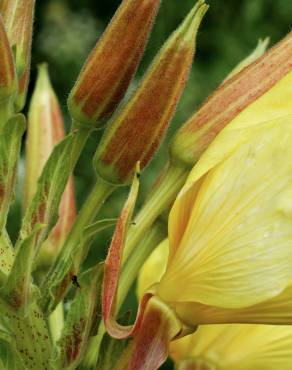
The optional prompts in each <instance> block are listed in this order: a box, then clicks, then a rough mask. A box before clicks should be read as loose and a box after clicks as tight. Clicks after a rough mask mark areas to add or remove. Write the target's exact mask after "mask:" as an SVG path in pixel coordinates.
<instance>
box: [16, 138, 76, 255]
mask: <svg viewBox="0 0 292 370" xmlns="http://www.w3.org/2000/svg"><path fill="white" fill-rule="evenodd" d="M73 140H74V134H70V135H68V136H67V137H66V138H65V139H64V140H62V141H61V142H60V143H59V144H58V145H56V146H55V148H54V150H53V152H52V154H51V156H50V157H49V159H48V161H47V163H46V165H45V167H44V170H43V172H42V174H41V176H40V178H39V181H38V184H37V190H36V194H35V196H34V197H33V199H32V202H31V203H30V205H29V207H28V208H27V211H26V213H25V216H24V220H23V224H22V227H21V231H20V236H21V239H24V238H25V237H27V236H28V235H30V234H31V232H32V230H33V228H34V226H35V225H36V224H37V223H40V224H44V225H46V227H45V228H43V229H42V230H41V232H40V233H39V235H38V238H37V245H36V248H37V249H38V248H39V246H40V245H41V243H42V242H43V241H44V239H45V238H46V237H47V235H48V233H49V231H50V230H51V229H52V227H53V226H54V224H55V223H56V221H57V218H58V209H59V204H60V200H61V196H62V194H63V192H64V189H65V186H66V184H67V181H68V178H69V175H70V173H71V170H72V146H73Z"/></svg>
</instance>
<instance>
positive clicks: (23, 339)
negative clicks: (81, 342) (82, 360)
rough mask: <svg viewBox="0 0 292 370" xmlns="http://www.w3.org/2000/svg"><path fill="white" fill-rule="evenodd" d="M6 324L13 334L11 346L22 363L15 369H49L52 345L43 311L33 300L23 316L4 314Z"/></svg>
mask: <svg viewBox="0 0 292 370" xmlns="http://www.w3.org/2000/svg"><path fill="white" fill-rule="evenodd" d="M6 324H7V326H8V329H9V331H10V332H11V333H12V334H13V348H15V351H16V352H17V355H18V356H19V357H20V359H21V361H22V362H23V364H24V366H23V365H22V364H18V365H19V366H18V367H17V369H23V370H26V369H27V370H40V369H47V370H51V369H52V367H51V364H50V358H51V356H52V347H51V342H50V338H49V332H48V328H47V325H46V321H45V318H44V315H43V313H42V312H41V311H40V309H39V307H38V306H37V305H36V303H35V302H33V303H32V304H31V305H30V306H29V311H28V313H27V315H26V316H25V317H23V316H21V315H18V314H11V315H6ZM9 370H10V368H9Z"/></svg>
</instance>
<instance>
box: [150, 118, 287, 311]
mask: <svg viewBox="0 0 292 370" xmlns="http://www.w3.org/2000/svg"><path fill="white" fill-rule="evenodd" d="M291 143H292V116H286V117H283V118H280V119H276V120H273V121H271V122H267V123H260V124H258V125H252V126H249V127H247V128H240V129H236V128H233V129H231V128H229V129H228V130H224V131H223V132H222V134H220V135H219V136H218V138H217V139H216V140H215V141H214V143H213V144H212V145H211V146H210V150H207V152H206V153H205V155H203V157H202V159H201V160H200V161H199V163H198V168H199V169H202V168H203V167H204V166H206V168H207V167H208V165H209V163H210V155H211V156H212V155H213V154H214V152H216V153H221V154H222V159H221V161H218V163H217V164H216V165H214V166H213V167H212V168H211V169H208V171H205V172H203V171H202V172H203V178H202V177H201V176H200V177H199V178H197V179H196V180H197V181H193V179H194V178H196V168H195V169H194V171H193V172H192V174H191V175H190V178H191V179H192V180H191V181H190V180H189V181H187V183H186V186H185V187H184V188H183V189H182V192H181V193H180V195H179V196H178V198H177V200H176V202H175V205H174V207H173V209H172V211H171V214H170V221H169V237H170V256H169V260H168V265H167V269H166V273H165V274H164V276H163V278H162V280H161V282H160V283H159V286H158V288H157V292H158V295H160V296H161V298H162V299H164V300H165V301H168V302H189V301H192V302H199V303H203V304H208V305H213V306H217V307H222V308H243V307H248V306H251V305H254V304H257V303H260V302H262V301H264V300H267V299H269V298H272V297H274V296H275V295H278V294H279V293H280V292H281V291H282V290H283V289H285V288H286V287H287V286H288V285H289V284H290V283H291V282H292V269H291V264H292V249H291V241H292V218H291V217H287V215H286V214H285V212H283V210H282V205H283V202H282V200H281V197H282V194H283V193H284V192H285V193H286V192H287V191H288V190H289V189H291V184H292V182H291V181H292V145H291ZM229 144H232V145H229ZM226 149H227V150H226ZM186 204H188V207H187V208H185V205H186ZM265 235H269V237H265ZM182 284H183V287H182Z"/></svg>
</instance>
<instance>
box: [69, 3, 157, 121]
mask: <svg viewBox="0 0 292 370" xmlns="http://www.w3.org/2000/svg"><path fill="white" fill-rule="evenodd" d="M159 4H160V0H124V1H123V2H122V4H121V6H120V7H119V9H118V11H117V12H116V14H115V16H114V17H113V19H112V21H111V23H110V24H109V26H108V27H107V29H106V30H105V32H104V34H103V35H102V37H101V39H100V40H99V41H98V43H97V45H96V47H95V48H94V49H93V51H92V52H91V54H90V55H89V58H88V60H87V61H86V63H85V65H84V67H83V69H82V70H81V73H80V75H79V77H78V79H77V82H76V84H75V86H74V87H73V90H72V91H71V93H70V96H69V100H68V106H69V111H70V113H71V116H72V117H73V119H74V120H75V121H77V122H78V123H80V124H82V125H88V126H92V125H96V124H98V123H99V121H100V120H102V119H103V118H105V117H107V116H109V115H110V114H111V113H112V112H113V111H114V110H115V109H116V107H117V105H118V104H119V102H120V101H121V99H122V98H123V97H124V95H125V93H126V91H127V88H128V86H129V84H130V82H131V80H132V77H133V76H134V75H135V72H136V69H137V67H138V65H139V62H140V60H141V57H142V54H143V52H144V49H145V46H146V43H147V40H148V35H149V33H150V31H151V29H152V24H153V20H154V18H155V16H156V12H157V10H158V7H159Z"/></svg>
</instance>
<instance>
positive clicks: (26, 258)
mask: <svg viewBox="0 0 292 370" xmlns="http://www.w3.org/2000/svg"><path fill="white" fill-rule="evenodd" d="M43 227H44V226H43V225H39V224H37V225H36V226H35V227H34V230H33V232H32V233H31V235H29V236H28V237H27V238H25V239H22V240H21V241H19V243H18V245H17V246H16V256H15V259H14V262H13V266H12V269H11V271H10V273H9V275H8V277H7V281H6V284H5V286H4V287H3V288H2V289H1V293H2V294H3V295H4V296H5V297H6V300H7V301H8V302H9V304H10V305H11V306H12V307H13V308H14V309H15V310H17V311H19V312H22V313H26V312H27V309H28V303H29V296H30V293H31V292H30V291H31V277H32V276H31V274H32V266H33V262H34V257H35V248H34V246H35V239H36V237H37V234H38V233H39V231H40V230H41V229H42V228H43Z"/></svg>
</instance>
